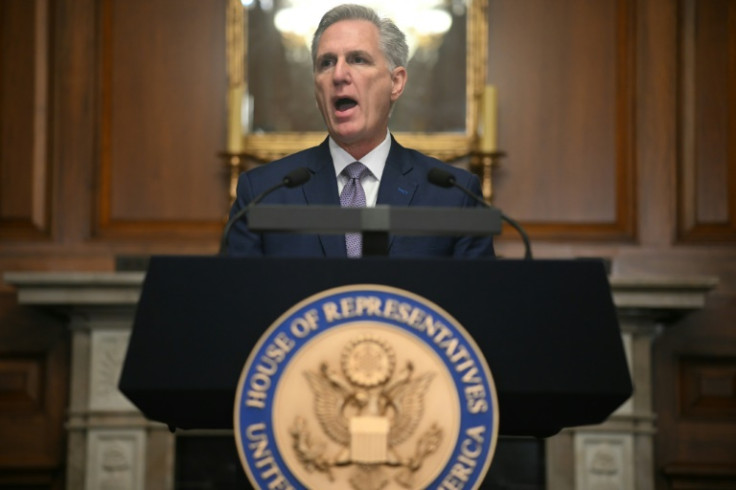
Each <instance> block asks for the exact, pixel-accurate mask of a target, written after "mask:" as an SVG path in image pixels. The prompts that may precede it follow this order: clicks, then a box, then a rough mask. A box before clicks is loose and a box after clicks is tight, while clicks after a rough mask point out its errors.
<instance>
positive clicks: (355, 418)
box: [234, 284, 499, 490]
mask: <svg viewBox="0 0 736 490" xmlns="http://www.w3.org/2000/svg"><path fill="white" fill-rule="evenodd" d="M498 423H499V414H498V403H497V397H496V389H495V386H494V383H493V378H492V376H491V373H490V370H489V369H488V365H487V363H486V361H485V358H484V357H483V354H482V353H481V352H480V351H479V349H478V347H477V345H476V344H475V342H474V341H473V339H472V338H471V337H470V336H469V335H468V333H467V332H466V331H465V329H464V328H463V327H462V326H461V325H460V324H459V323H458V322H457V321H456V320H455V319H454V318H453V317H451V316H450V315H449V314H448V313H447V312H446V311H444V310H443V309H442V308H440V307H439V306H437V305H435V304H433V303H432V302H430V301H428V300H426V299H424V298H421V297H419V296H417V295H415V294H413V293H410V292H407V291H403V290H400V289H396V288H391V287H386V286H379V285H370V284H369V285H352V286H344V287H340V288H336V289H331V290H328V291H324V292H322V293H319V294H316V295H314V296H312V297H310V298H307V299H305V300H304V301H302V302H300V303H299V304H297V305H295V306H294V307H293V308H291V309H290V310H289V311H287V312H286V313H284V314H283V315H282V316H281V317H280V318H279V319H278V320H276V322H274V324H273V325H271V326H270V328H268V330H267V331H266V332H265V333H264V334H263V335H262V336H261V338H260V340H259V341H258V343H257V345H256V347H255V348H254V349H253V351H252V352H251V353H250V356H249V357H248V360H247V362H246V364H245V367H244V368H243V371H242V373H241V376H240V380H239V382H238V387H237V394H236V398H235V409H234V427H235V438H236V444H237V447H238V452H239V455H240V460H241V463H242V464H243V467H244V469H245V471H246V473H247V475H248V478H249V479H250V481H251V483H252V484H253V485H254V486H255V487H257V488H264V489H266V488H269V489H286V488H319V489H329V488H335V489H338V488H339V489H344V488H353V489H356V490H378V489H422V488H438V489H448V490H449V489H461V488H477V487H478V486H479V485H480V484H481V483H482V481H483V477H484V476H485V473H486V471H487V470H488V467H489V465H490V462H491V459H492V457H493V452H494V450H495V446H496V439H497V435H498Z"/></svg>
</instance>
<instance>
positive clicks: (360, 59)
mask: <svg viewBox="0 0 736 490" xmlns="http://www.w3.org/2000/svg"><path fill="white" fill-rule="evenodd" d="M350 61H351V62H352V63H353V64H356V65H369V64H370V63H371V60H370V58H368V57H367V56H365V55H362V54H354V55H353V56H351V57H350Z"/></svg>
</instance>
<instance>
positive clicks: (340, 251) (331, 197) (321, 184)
mask: <svg viewBox="0 0 736 490" xmlns="http://www.w3.org/2000/svg"><path fill="white" fill-rule="evenodd" d="M307 167H308V168H309V169H310V170H311V171H312V173H313V175H312V178H311V179H310V180H309V182H307V183H306V184H304V187H303V190H304V199H305V200H306V202H307V204H309V205H313V206H339V205H340V196H339V195H338V194H337V178H336V177H335V167H334V165H333V164H332V156H331V155H330V147H329V144H328V142H327V139H325V140H324V141H323V142H322V144H321V145H319V146H318V147H317V148H315V150H314V152H312V155H311V159H310V161H309V162H307ZM319 240H320V243H321V244H322V249H323V250H324V253H325V256H326V257H346V256H347V253H346V251H345V236H344V235H328V234H320V235H319Z"/></svg>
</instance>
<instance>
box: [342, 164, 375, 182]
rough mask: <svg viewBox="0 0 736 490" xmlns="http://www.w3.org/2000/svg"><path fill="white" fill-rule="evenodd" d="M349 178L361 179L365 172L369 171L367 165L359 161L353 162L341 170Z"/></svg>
mask: <svg viewBox="0 0 736 490" xmlns="http://www.w3.org/2000/svg"><path fill="white" fill-rule="evenodd" d="M342 172H343V173H344V174H345V175H347V177H348V178H349V179H350V180H353V179H358V180H360V179H362V178H363V177H364V176H365V175H366V174H368V173H369V172H370V170H368V167H366V166H365V165H363V164H362V163H360V162H353V163H351V164H350V165H348V166H347V167H345V169H344V170H343V171H342Z"/></svg>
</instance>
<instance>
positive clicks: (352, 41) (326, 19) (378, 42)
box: [229, 5, 493, 257]
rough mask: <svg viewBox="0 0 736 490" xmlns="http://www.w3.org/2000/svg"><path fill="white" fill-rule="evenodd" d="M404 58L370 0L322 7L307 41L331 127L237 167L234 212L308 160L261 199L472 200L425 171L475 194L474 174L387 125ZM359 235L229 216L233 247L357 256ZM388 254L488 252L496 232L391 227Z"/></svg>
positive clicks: (464, 203)
mask: <svg viewBox="0 0 736 490" xmlns="http://www.w3.org/2000/svg"><path fill="white" fill-rule="evenodd" d="M407 58H408V47H407V44H406V39H405V36H404V34H403V33H402V32H401V31H400V30H399V29H398V27H396V25H395V24H394V23H393V22H392V21H390V20H388V19H380V18H379V17H378V16H377V14H376V13H375V12H374V11H373V10H371V9H370V8H367V7H362V6H357V5H341V6H338V7H335V8H334V9H332V10H330V11H329V12H327V13H326V14H325V15H324V16H323V17H322V20H321V21H320V24H319V27H318V28H317V31H316V32H315V35H314V38H313V41H312V62H313V73H314V89H315V97H316V99H317V105H318V107H319V110H320V112H321V113H322V117H323V118H324V121H325V124H326V126H327V131H328V133H329V136H328V138H327V139H325V141H324V142H323V143H322V144H320V145H319V146H317V147H314V148H310V149H307V150H304V151H301V152H299V153H295V154H293V155H290V156H287V157H285V158H283V159H281V160H277V161H275V162H272V163H269V164H267V165H263V166H261V167H258V168H256V169H253V170H251V171H249V172H246V173H244V174H242V175H241V176H240V178H239V181H238V189H237V198H236V200H235V203H234V204H233V208H232V211H231V216H232V215H234V214H235V213H237V212H238V211H239V210H240V209H243V207H244V206H247V205H248V203H249V202H250V201H251V200H252V199H253V198H254V196H257V195H259V194H260V193H261V192H263V191H264V190H265V189H268V188H270V187H271V186H273V185H275V184H277V183H279V182H280V181H281V180H282V179H283V178H284V176H285V175H287V174H288V173H289V172H290V171H292V170H294V169H296V168H299V167H306V168H307V169H308V170H309V172H310V173H311V174H312V175H311V178H310V180H309V181H308V182H306V184H304V185H302V186H300V187H295V188H281V189H278V190H277V191H275V192H273V193H271V194H269V195H268V196H267V197H266V198H265V199H264V200H263V201H262V203H264V204H302V205H335V206H340V205H341V204H342V205H343V206H374V205H376V204H385V205H391V206H451V207H474V206H477V205H478V203H477V202H476V201H474V200H473V199H471V198H469V197H468V196H466V195H465V194H464V193H462V192H460V191H459V190H457V189H446V188H441V187H438V186H436V185H434V184H431V183H430V182H429V181H428V179H427V174H428V172H429V170H430V169H432V168H433V167H441V168H442V169H444V170H446V171H448V172H451V173H452V174H453V175H454V176H455V179H456V181H457V183H458V184H460V185H462V186H465V187H466V188H470V189H471V190H472V191H473V192H474V193H476V194H478V195H479V194H480V193H481V190H480V182H479V181H478V178H477V177H475V176H474V175H472V174H471V173H469V172H467V171H464V170H461V169H457V168H455V167H451V166H449V165H446V164H444V163H442V162H440V161H439V160H436V159H434V158H430V157H428V156H426V155H423V154H421V153H419V152H417V151H414V150H410V149H407V148H404V147H402V146H401V145H399V144H398V143H397V142H396V140H395V139H394V138H393V136H392V135H391V134H390V132H389V130H388V121H389V118H390V115H391V109H392V107H393V105H394V103H396V101H397V100H398V99H399V97H400V96H401V94H402V93H403V91H404V87H405V85H406V81H407V72H406V64H407ZM356 162H359V163H356ZM351 240H352V241H351ZM355 240H356V236H355V235H354V234H348V235H347V236H343V235H306V234H305V235H299V234H280V233H256V232H253V231H251V230H249V229H248V227H247V220H246V219H241V220H239V221H238V222H237V223H236V224H235V225H234V226H233V229H232V232H231V235H230V239H229V253H230V255H236V256H237V255H246V256H261V255H266V256H297V257H346V256H356V253H355V248H356V244H355ZM357 248H358V250H359V248H360V247H359V244H358V245H357ZM357 255H359V252H358V253H357ZM389 256H392V257H482V256H493V241H492V238H491V237H446V236H442V237H440V236H434V237H416V236H392V237H391V238H390V243H389Z"/></svg>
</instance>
